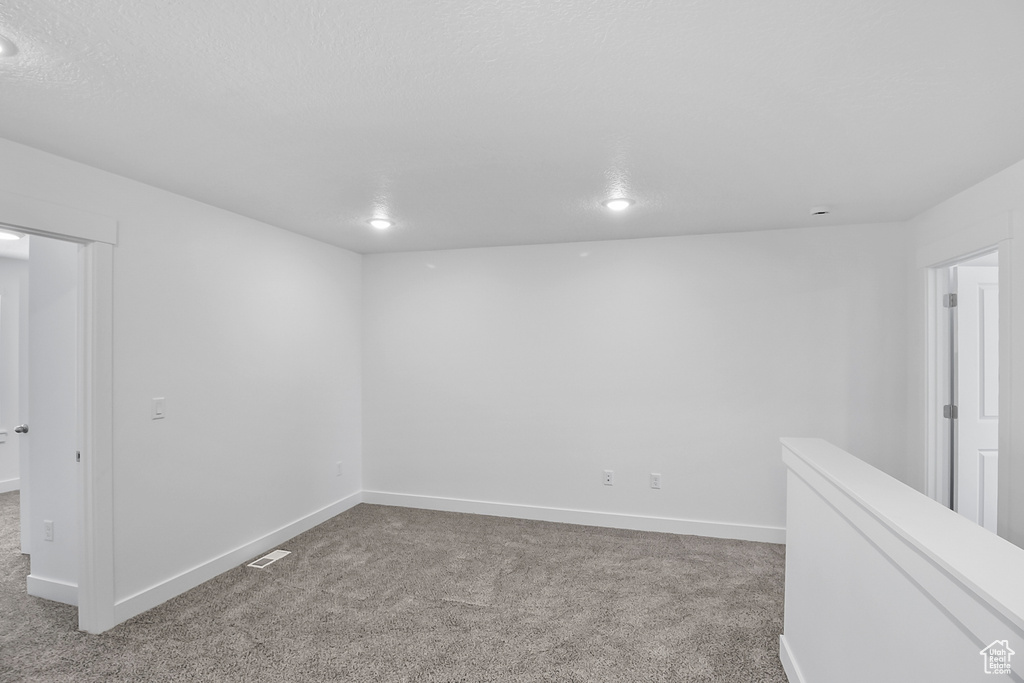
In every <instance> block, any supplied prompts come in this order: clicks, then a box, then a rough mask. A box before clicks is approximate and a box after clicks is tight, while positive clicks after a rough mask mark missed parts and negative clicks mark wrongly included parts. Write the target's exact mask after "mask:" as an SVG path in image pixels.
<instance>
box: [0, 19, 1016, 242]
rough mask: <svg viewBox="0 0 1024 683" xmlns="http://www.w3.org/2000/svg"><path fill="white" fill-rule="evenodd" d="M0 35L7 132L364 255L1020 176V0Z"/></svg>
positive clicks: (733, 215)
mask: <svg viewBox="0 0 1024 683" xmlns="http://www.w3.org/2000/svg"><path fill="white" fill-rule="evenodd" d="M0 34H3V35H6V36H7V37H9V38H11V39H12V40H13V41H14V42H16V43H17V44H18V47H19V50H20V51H19V53H18V54H17V55H15V56H13V57H10V58H6V59H0V136H2V137H6V138H9V139H12V140H15V141H18V142H22V143H25V144H28V145H31V146H34V147H38V148H41V149H44V150H47V151H51V152H55V153H57V154H60V155H62V156H66V157H70V158H72V159H76V160H78V161H82V162H85V163H87V164H91V165H93V166H98V167H100V168H104V169H107V170H110V171H113V172H115V173H120V174H122V175H125V176H129V177H132V178H136V179H139V180H142V181H144V182H147V183H150V184H153V185H156V186H159V187H163V188H167V189H169V190H172V191H174V192H178V193H180V194H183V195H187V196H190V197H194V198H196V199H200V200H203V201H205V202H208V203H210V204H214V205H217V206H221V207H224V208H227V209H230V210H232V211H236V212H238V213H241V214H244V215H248V216H252V217H254V218H258V219H261V220H264V221H266V222H268V223H272V224H274V225H278V226H280V227H282V228H286V229H289V230H293V231H295V232H299V233H304V234H307V235H310V236H312V237H315V238H317V239H321V240H324V241H326V242H330V243H334V244H338V245H341V246H344V247H347V248H350V249H353V250H355V251H359V252H364V253H368V252H377V251H397V250H413V249H429V248H451V247H468V246H484V245H499V244H524V243H542V242H559V241H574V240H587V239H610V238H627V237H639V236H656V235H676V234H688V233H706V232H716V231H735V230H759V229H773V228H784V227H793V226H800V225H813V224H824V223H860V222H877V221H890V220H903V219H906V218H909V217H911V216H913V215H915V214H916V213H918V212H920V211H922V210H924V209H926V208H928V207H929V206H931V205H933V204H935V203H937V202H939V201H941V200H942V199H944V198H946V197H948V196H950V195H952V194H954V193H955V192H957V191H959V190H962V189H964V188H966V187H968V186H970V185H971V184H973V183H975V182H977V181H979V180H981V179H982V178H984V177H986V176H988V175H991V174H992V173H995V172H996V171H999V170H1001V169H1002V168H1005V167H1006V166H1008V165H1010V164H1011V163H1013V162H1015V161H1018V160H1019V159H1021V158H1024V125H1021V122H1022V121H1024V2H1020V1H1019V0H974V1H967V0H961V1H953V0H899V1H898V2H893V1H892V0H857V1H855V0H847V1H845V2H841V1H838V0H773V1H772V2H739V1H735V0H732V1H730V0H617V1H614V0H561V1H559V2H553V1H551V0H433V1H431V2H417V1H415V0H347V1H346V2H338V1H336V0H289V1H287V2H285V1H284V0H217V1H216V2H210V1H209V0H152V1H150V2H139V0H121V1H115V0H4V2H3V3H2V4H0ZM620 190H621V191H623V192H625V193H626V194H628V195H629V196H632V197H634V198H635V199H636V200H637V204H636V206H635V207H634V208H633V209H632V210H630V211H628V212H626V213H625V214H621V215H617V214H610V213H609V212H607V211H606V210H604V209H603V208H601V207H600V205H599V201H600V200H601V199H603V198H605V197H607V196H608V195H609V194H611V193H615V192H616V191H620ZM819 204H827V205H830V206H832V207H833V209H834V213H833V214H832V215H831V216H829V217H827V218H824V219H821V218H816V219H812V218H811V217H810V216H809V212H808V209H809V207H811V206H813V205H819ZM375 211H384V212H387V213H388V214H389V215H390V216H392V217H393V218H394V220H396V221H397V222H398V227H396V228H395V229H393V230H392V231H389V232H386V233H380V232H376V231H374V230H373V229H372V228H369V227H368V226H367V225H366V224H365V220H366V219H367V218H369V217H370V216H371V215H372V214H373V213H374V212H375Z"/></svg>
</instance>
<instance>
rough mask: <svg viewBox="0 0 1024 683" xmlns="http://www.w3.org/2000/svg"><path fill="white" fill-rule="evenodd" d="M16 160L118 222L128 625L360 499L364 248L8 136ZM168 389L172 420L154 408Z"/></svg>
mask: <svg viewBox="0 0 1024 683" xmlns="http://www.w3.org/2000/svg"><path fill="white" fill-rule="evenodd" d="M0 156H2V157H3V158H4V159H5V163H4V164H3V165H2V167H0V190H4V191H7V192H10V193H17V194H23V195H29V196H31V197H35V198H37V199H41V200H45V201H50V202H54V203H57V204H63V205H66V206H71V207H75V208H76V209H79V210H84V211H91V212H94V213H98V214H103V215H107V216H113V217H116V218H117V220H118V224H119V243H118V245H117V247H116V248H115V253H114V277H113V282H114V313H113V316H114V339H113V348H114V455H113V457H114V463H113V465H114V475H113V476H114V500H113V510H114V515H115V518H114V545H115V548H114V551H115V594H116V599H117V600H118V601H119V602H120V603H121V604H122V606H124V608H123V609H119V611H118V616H119V618H124V617H125V616H130V614H131V613H132V612H134V611H138V610H139V609H144V608H145V607H147V606H148V605H149V604H151V603H152V601H153V600H156V601H159V600H158V599H162V598H165V597H168V596H169V595H171V594H173V593H174V592H176V591H178V590H183V589H185V588H187V587H190V584H192V583H195V582H196V581H199V580H201V579H202V578H203V576H204V575H203V571H201V568H203V567H214V568H216V567H220V566H221V565H220V564H218V558H222V556H224V555H225V553H230V552H231V551H232V550H235V549H238V548H242V549H243V551H245V549H247V548H250V547H252V546H249V545H247V544H251V543H253V542H258V541H259V540H260V539H267V538H270V537H269V536H268V535H272V534H273V533H274V532H275V531H277V530H279V529H282V528H287V529H291V530H301V528H299V527H296V526H294V525H295V524H296V523H298V524H299V526H301V523H302V522H303V520H312V519H313V518H314V517H315V513H317V512H318V511H321V510H323V509H324V508H329V506H332V505H335V504H337V505H343V504H345V501H346V500H348V501H354V499H353V498H350V497H351V496H353V495H356V497H357V494H358V491H359V490H360V488H361V478H362V472H361V467H362V466H361V457H360V450H361V433H360V430H361V415H360V392H361V386H360V336H361V333H360V315H361V311H360V306H361V304H360V298H361V293H360V286H361V283H360V258H359V256H357V255H355V254H353V253H351V252H347V251H345V250H342V249H338V248H335V247H331V246H328V245H325V244H322V243H319V242H315V241H313V240H310V239H308V238H305V237H301V236H298V235H295V234H293V233H289V232H285V231H283V230H279V229H277V228H273V227H271V226H268V225H265V224H262V223H259V222H256V221H253V220H251V219H248V218H245V217H242V216H238V215H235V214H231V213H228V212H225V211H221V210H218V209H215V208H212V207H210V206H207V205H204V204H201V203H199V202H195V201H191V200H188V199H185V198H182V197H179V196H176V195H173V194H171V193H168V192H164V191H161V190H157V189H154V188H151V187H148V186H145V185H143V184H141V183H137V182H133V181H129V180H126V179H124V178H120V177H117V176H114V175H111V174H108V173H104V172H102V171H98V170H96V169H92V168H89V167H86V166H82V165H80V164H76V163H74V162H70V161H67V160H64V159H61V158H58V157H54V156H52V155H49V154H45V153H42V152H39V151H37V150H33V149H30V148H27V147H24V146H21V145H17V144H15V143H12V142H9V141H3V140H0ZM158 396H160V397H165V398H166V405H167V417H166V418H165V419H164V420H152V419H150V400H151V399H152V398H153V397H158ZM339 461H340V462H341V463H342V471H343V475H342V476H340V477H338V476H335V470H336V465H335V463H336V462H339ZM330 509H331V510H334V509H338V508H337V507H334V508H330ZM288 525H293V526H291V527H288ZM222 559H223V558H222ZM236 563H237V562H236ZM197 568H200V570H198V571H192V570H197ZM150 588H154V590H153V591H149V592H148V593H147V589H150ZM133 596H135V598H134V599H133ZM140 596H141V597H140Z"/></svg>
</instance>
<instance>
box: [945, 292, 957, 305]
mask: <svg viewBox="0 0 1024 683" xmlns="http://www.w3.org/2000/svg"><path fill="white" fill-rule="evenodd" d="M942 305H943V306H945V307H946V308H956V294H947V295H945V296H944V297H942Z"/></svg>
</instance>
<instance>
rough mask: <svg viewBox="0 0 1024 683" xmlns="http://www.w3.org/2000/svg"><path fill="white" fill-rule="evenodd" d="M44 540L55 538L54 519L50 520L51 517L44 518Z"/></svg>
mask: <svg viewBox="0 0 1024 683" xmlns="http://www.w3.org/2000/svg"><path fill="white" fill-rule="evenodd" d="M43 540H44V541H52V540H53V521H52V520H49V519H44V520H43Z"/></svg>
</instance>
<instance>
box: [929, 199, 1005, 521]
mask: <svg viewBox="0 0 1024 683" xmlns="http://www.w3.org/2000/svg"><path fill="white" fill-rule="evenodd" d="M1012 245H1013V215H1012V214H1011V213H1009V212H1006V213H1002V214H998V215H996V216H993V217H992V218H990V219H988V220H986V221H983V222H981V223H978V224H976V225H974V226H972V227H970V229H968V230H964V231H961V232H958V233H956V234H955V235H953V236H951V237H949V238H947V239H945V240H941V241H938V242H935V243H932V244H930V245H928V246H926V247H923V248H921V249H920V250H918V253H917V267H918V272H922V271H923V274H924V280H925V283H924V284H925V288H926V296H925V302H926V306H927V309H926V326H925V334H926V337H925V349H926V353H925V357H926V363H927V367H926V370H925V376H926V382H927V384H926V389H925V391H926V394H925V405H924V409H925V416H924V418H925V428H926V438H925V443H926V446H925V449H926V452H925V476H926V479H925V489H926V490H925V492H926V494H927V495H928V496H929V497H930V498H932V499H933V500H935V501H938V502H939V503H941V504H943V505H947V506H948V502H949V501H948V500H947V499H948V489H947V490H946V491H943V484H944V482H945V476H946V475H947V474H948V468H949V447H948V446H949V425H948V423H947V422H946V420H945V418H943V417H942V406H943V405H945V403H946V394H945V391H946V389H947V387H948V386H949V381H950V380H949V367H948V362H949V361H948V357H946V356H945V355H944V354H945V352H946V350H947V349H948V344H949V342H948V335H949V328H948V321H947V319H946V315H945V312H944V311H945V309H944V308H943V305H942V294H943V293H944V292H943V286H942V283H943V280H944V275H943V274H942V273H941V272H940V271H942V270H944V269H946V268H948V267H950V266H952V265H956V264H957V263H959V262H961V261H966V260H969V259H971V258H974V257H977V256H980V255H982V254H986V253H991V252H997V253H998V255H999V293H1000V296H999V358H1000V363H999V412H1000V415H1005V416H1007V417H1006V418H1004V419H1000V421H999V452H1000V453H1001V454H1006V456H1007V457H1005V458H1000V463H999V494H998V495H999V511H998V525H999V530H998V533H999V535H1000V536H1002V537H1004V538H1006V537H1007V536H1009V524H1010V514H1009V509H1008V506H1009V502H1010V491H1009V486H1010V482H1011V481H1012V478H1011V477H1010V476H1009V469H1010V468H1011V467H1012V458H1011V457H1010V454H1012V453H1013V450H1012V446H1011V430H1010V422H1011V420H1010V419H1009V416H1011V415H1012V414H1013V412H1012V407H1011V401H1012V392H1011V389H1012V383H1011V382H1012V377H1011V373H1010V370H1011V367H1010V365H1011V364H1010V359H1011V358H1012V356H1011V353H1012V348H1013V346H1012V343H1013V339H1012V332H1013V318H1012V316H1013V310H1012V308H1011V296H1010V293H1011V292H1012V288H1011V283H1012V281H1013V280H1012V278H1013V262H1012V260H1011V248H1012Z"/></svg>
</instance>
